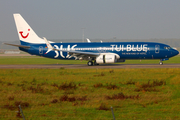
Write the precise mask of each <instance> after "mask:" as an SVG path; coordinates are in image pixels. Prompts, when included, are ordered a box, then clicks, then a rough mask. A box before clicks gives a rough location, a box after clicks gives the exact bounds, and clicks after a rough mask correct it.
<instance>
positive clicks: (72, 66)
mask: <svg viewBox="0 0 180 120" xmlns="http://www.w3.org/2000/svg"><path fill="white" fill-rule="evenodd" d="M62 68H63V69H105V68H107V69H113V68H116V69H118V68H121V69H123V68H180V64H164V65H159V64H104V65H98V66H87V65H86V64H48V65H0V69H62Z"/></svg>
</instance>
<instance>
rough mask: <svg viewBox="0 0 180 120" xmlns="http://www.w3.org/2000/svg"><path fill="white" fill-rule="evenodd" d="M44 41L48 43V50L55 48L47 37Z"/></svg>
mask: <svg viewBox="0 0 180 120" xmlns="http://www.w3.org/2000/svg"><path fill="white" fill-rule="evenodd" d="M43 39H44V41H45V42H46V45H47V47H48V49H51V50H53V49H54V48H53V47H52V45H51V44H50V43H49V41H48V40H47V39H46V38H45V37H43Z"/></svg>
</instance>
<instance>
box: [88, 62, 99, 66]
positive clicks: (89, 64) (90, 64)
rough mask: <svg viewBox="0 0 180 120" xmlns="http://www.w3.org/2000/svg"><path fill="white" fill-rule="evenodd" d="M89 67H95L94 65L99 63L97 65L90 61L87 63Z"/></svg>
mask: <svg viewBox="0 0 180 120" xmlns="http://www.w3.org/2000/svg"><path fill="white" fill-rule="evenodd" d="M87 65H88V66H93V65H99V64H98V63H96V61H94V62H93V61H88V63H87Z"/></svg>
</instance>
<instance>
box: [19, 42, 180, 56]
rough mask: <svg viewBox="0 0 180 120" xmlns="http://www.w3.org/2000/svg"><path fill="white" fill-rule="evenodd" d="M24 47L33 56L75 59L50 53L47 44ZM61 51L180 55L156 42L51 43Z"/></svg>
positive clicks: (55, 52) (62, 54) (56, 52)
mask: <svg viewBox="0 0 180 120" xmlns="http://www.w3.org/2000/svg"><path fill="white" fill-rule="evenodd" d="M21 44H22V45H26V46H31V48H30V49H24V48H20V50H23V51H25V52H28V53H30V54H33V55H38V56H43V57H47V58H56V59H75V57H73V56H71V55H69V54H68V52H63V51H53V50H52V51H49V52H48V53H46V52H47V51H48V48H47V45H46V44H30V43H25V42H21ZM51 45H52V46H53V47H54V48H56V49H59V50H73V51H81V52H91V53H101V54H102V53H114V54H117V55H119V56H120V59H166V58H170V57H173V56H175V55H177V54H178V52H177V50H175V49H173V48H171V47H170V46H169V45H166V44H162V43H154V42H107V43H51Z"/></svg>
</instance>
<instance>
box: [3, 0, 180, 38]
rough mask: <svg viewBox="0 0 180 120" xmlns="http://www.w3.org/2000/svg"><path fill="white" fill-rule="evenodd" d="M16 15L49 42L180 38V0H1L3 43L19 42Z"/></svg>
mask: <svg viewBox="0 0 180 120" xmlns="http://www.w3.org/2000/svg"><path fill="white" fill-rule="evenodd" d="M13 13H20V14H21V15H22V16H23V17H24V19H25V20H26V21H27V22H28V23H29V25H30V26H31V27H32V29H33V30H34V31H35V32H36V33H37V35H38V36H39V37H46V38H48V39H82V28H85V38H86V37H87V38H89V39H110V38H113V37H116V38H117V39H151V38H157V39H159V38H180V0H0V41H15V40H18V39H19V38H18V35H17V31H16V27H15V23H14V18H13Z"/></svg>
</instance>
